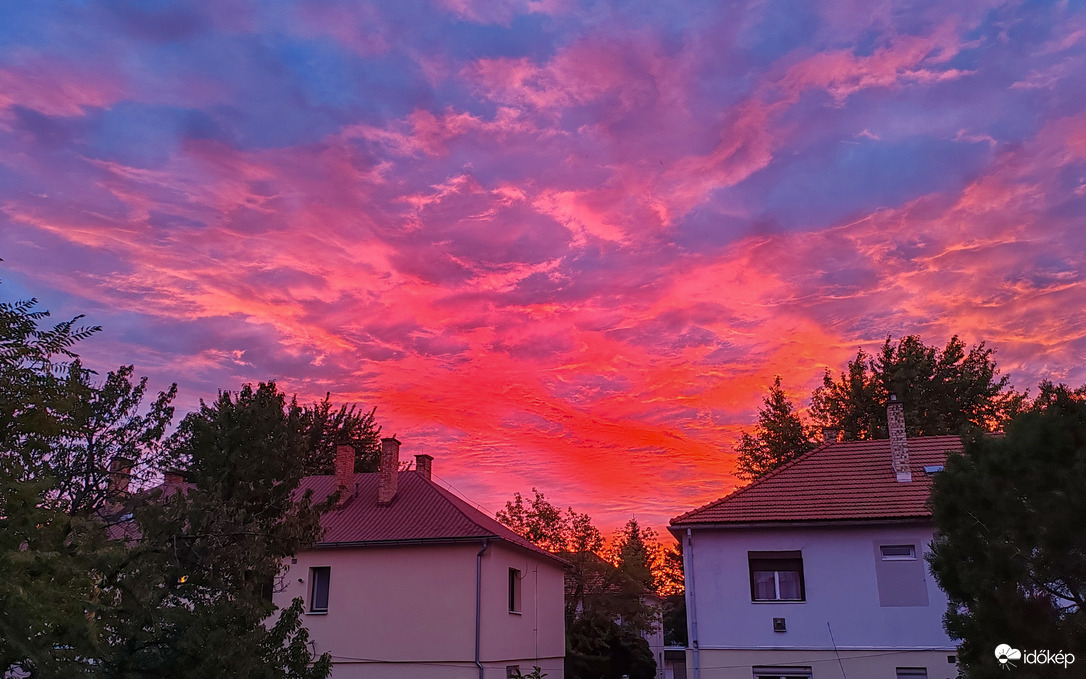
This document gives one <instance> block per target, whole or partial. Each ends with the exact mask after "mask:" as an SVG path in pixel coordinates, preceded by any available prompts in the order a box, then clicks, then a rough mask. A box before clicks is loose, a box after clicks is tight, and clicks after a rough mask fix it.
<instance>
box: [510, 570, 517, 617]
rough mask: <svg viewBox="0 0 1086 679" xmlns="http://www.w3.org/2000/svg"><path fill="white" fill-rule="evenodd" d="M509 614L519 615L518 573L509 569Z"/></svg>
mask: <svg viewBox="0 0 1086 679" xmlns="http://www.w3.org/2000/svg"><path fill="white" fill-rule="evenodd" d="M509 612H510V613H520V571H518V570H517V569H516V568H510V569H509Z"/></svg>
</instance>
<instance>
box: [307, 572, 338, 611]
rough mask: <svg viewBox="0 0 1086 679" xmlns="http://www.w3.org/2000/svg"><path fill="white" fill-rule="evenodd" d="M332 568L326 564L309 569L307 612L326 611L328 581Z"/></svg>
mask: <svg viewBox="0 0 1086 679" xmlns="http://www.w3.org/2000/svg"><path fill="white" fill-rule="evenodd" d="M331 575H332V569H331V568H330V567H328V566H316V567H314V568H310V569H309V612H310V613H327V612H328V581H329V579H330V578H331Z"/></svg>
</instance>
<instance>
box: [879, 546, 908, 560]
mask: <svg viewBox="0 0 1086 679" xmlns="http://www.w3.org/2000/svg"><path fill="white" fill-rule="evenodd" d="M879 551H880V552H881V553H882V560H883V561H915V560H916V546H915V545H882V546H881V547H880V548H879Z"/></svg>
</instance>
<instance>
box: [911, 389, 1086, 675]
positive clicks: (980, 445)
mask: <svg viewBox="0 0 1086 679" xmlns="http://www.w3.org/2000/svg"><path fill="white" fill-rule="evenodd" d="M931 506H932V512H933V517H934V520H935V525H936V528H937V529H938V537H937V538H936V540H935V541H934V542H933V544H932V553H931V555H930V557H929V560H930V564H931V567H932V571H933V573H934V574H935V577H936V579H937V580H938V582H939V585H940V586H941V587H942V588H943V590H944V591H946V593H947V595H948V597H949V599H950V605H949V607H948V610H947V614H946V618H945V623H946V628H947V631H948V633H949V634H950V635H951V636H952V637H955V638H958V639H961V648H960V655H959V657H960V662H961V664H962V666H963V668H964V669H965V672H966V676H968V677H975V678H980V677H996V676H1003V675H1002V674H1001V671H1000V670H999V669H997V667H998V665H997V663H996V662H995V659H994V656H993V649H994V648H995V647H996V645H998V644H1001V643H1008V644H1011V645H1012V646H1014V647H1015V648H1019V649H1049V650H1052V651H1053V652H1056V651H1057V650H1063V651H1065V652H1069V653H1074V654H1075V655H1076V656H1077V657H1079V658H1084V657H1086V610H1084V600H1086V533H1084V532H1083V530H1082V517H1083V516H1086V387H1083V388H1080V389H1078V390H1071V389H1068V388H1067V387H1065V386H1063V385H1060V386H1053V385H1052V384H1050V383H1044V384H1042V385H1041V393H1040V395H1039V396H1038V397H1037V399H1036V400H1035V401H1034V403H1033V405H1032V406H1031V407H1030V409H1029V410H1028V411H1027V412H1025V413H1023V414H1022V415H1020V416H1019V417H1017V418H1015V419H1014V420H1013V421H1012V422H1011V423H1010V424H1009V425H1008V426H1007V429H1006V435H1005V436H1002V437H993V436H974V437H971V438H969V439H968V440H967V441H966V446H965V452H964V454H963V455H960V456H953V457H951V458H950V459H949V460H948V462H947V465H946V469H945V471H943V472H942V473H941V474H939V475H938V477H936V479H935V484H934V489H933V492H932V498H931ZM1015 669H1016V676H1036V677H1040V676H1052V674H1051V670H1050V669H1048V668H1046V667H1045V666H1029V665H1020V666H1018V667H1016V668H1015ZM1037 670H1041V671H1040V672H1038V671H1037Z"/></svg>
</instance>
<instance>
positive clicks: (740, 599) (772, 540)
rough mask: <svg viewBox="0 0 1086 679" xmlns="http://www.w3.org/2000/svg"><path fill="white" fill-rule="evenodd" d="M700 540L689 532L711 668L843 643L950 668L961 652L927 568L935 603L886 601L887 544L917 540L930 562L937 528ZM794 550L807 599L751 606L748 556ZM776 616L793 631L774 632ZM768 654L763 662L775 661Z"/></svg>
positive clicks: (784, 532) (691, 604)
mask: <svg viewBox="0 0 1086 679" xmlns="http://www.w3.org/2000/svg"><path fill="white" fill-rule="evenodd" d="M692 537H693V549H690V547H689V546H688V545H686V544H685V535H684V536H683V539H684V558H685V559H686V564H685V565H686V569H687V570H686V573H687V590H686V591H687V597H688V601H687V611H688V622H689V623H690V627H691V629H690V634H691V636H690V638H691V640H693V639H695V636H694V630H693V621H692V620H689V616H690V615H691V614H692V612H694V611H696V615H697V636H696V638H697V640H698V647H699V649H700V654H701V656H702V658H701V660H702V663H701V664H702V665H703V666H705V667H708V666H709V665H706V660H707V658H706V655H707V653H709V654H711V652H712V651H714V650H722V651H729V650H745V651H757V650H767V651H772V650H816V651H832V650H833V648H834V644H833V642H834V641H835V642H836V646H837V650H838V651H871V650H878V651H895V650H898V651H900V650H906V649H931V650H932V651H937V652H935V653H934V655H933V658H938V659H940V660H941V662H942V663H944V664H946V656H947V654H948V653H950V654H952V653H954V648H955V644H954V643H953V642H952V641H951V640H950V639H949V638H948V637H947V635H946V633H945V632H944V631H943V627H942V616H943V613H944V612H945V610H946V604H947V600H946V596H945V595H944V594H943V592H942V591H941V590H940V589H939V588H938V586H937V585H936V583H935V581H934V578H933V577H932V576H931V574H930V573H929V572H928V570H927V566H926V564H924V565H923V566H924V567H923V573H922V576H921V577H923V578H924V583H923V586H924V588H925V589H926V595H927V596H926V599H927V604H926V605H920V606H893V607H889V606H882V605H880V600H879V587H878V580H877V577H876V559H877V558H878V557H877V554H878V545H879V544H915V545H916V547H917V558H918V559H923V557H924V555H925V554H926V553H927V551H928V548H927V545H928V543H929V542H930V541H931V538H932V529H931V528H930V527H928V526H923V525H895V526H880V527H870V526H864V527H840V528H773V529H736V530H694V531H693V532H692ZM793 550H798V551H800V552H802V558H803V573H804V582H805V590H806V598H805V601H802V602H752V601H751V592H750V572H749V565H748V554H747V553H748V551H793ZM691 578H692V579H693V584H691ZM692 591H693V594H691V592H692ZM691 597H692V598H693V600H692V601H691V600H690V599H691ZM777 617H783V618H785V621H786V625H787V631H786V632H783V633H782V632H774V631H773V618H777ZM827 623H828V626H827ZM831 629H832V633H833V641H831V638H830V630H831ZM729 656H734V654H729ZM759 657H760V659H759V660H757V662H766V659H765V658H764V657H761V656H759ZM691 661H693V654H691ZM713 662H714V664H716V665H718V666H719V665H720V664H721V663H722V662H723V663H724V664H735V660H734V657H732V658H731V659H730V660H726V662H725V660H724V659H722V658H721V657H720V656H717V657H716V658H715V659H714V660H713ZM932 662H935V660H932ZM770 664H771V663H770ZM749 667H750V666H749V665H747V668H748V669H746V670H745V672H746V674H745V676H747V677H749V676H750V670H749ZM701 676H702V677H711V676H712V677H715V676H722V677H723V676H731V675H728V674H726V673H719V672H718V673H713V672H709V673H706V672H702V674H701ZM735 676H738V675H735ZM929 676H935V675H929Z"/></svg>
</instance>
